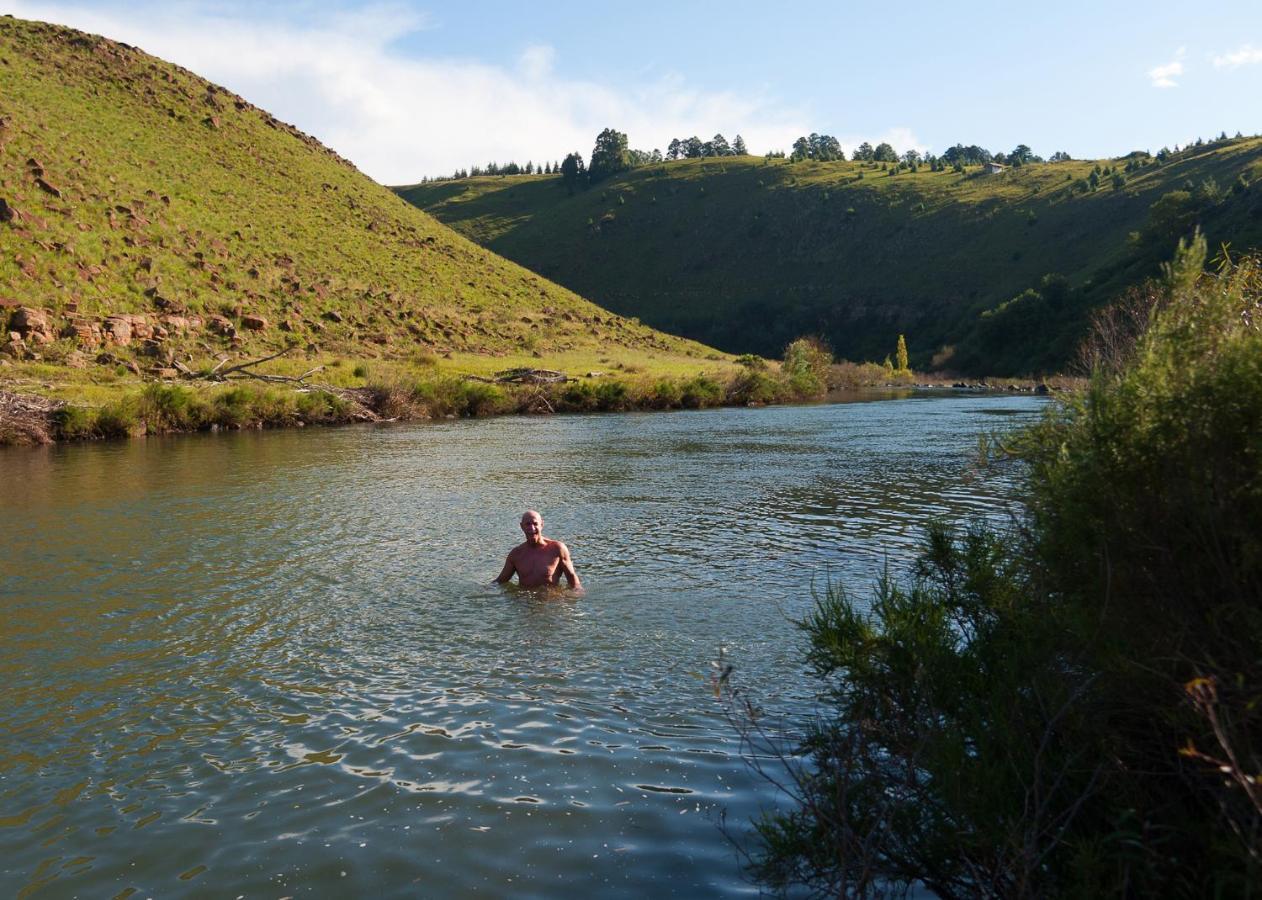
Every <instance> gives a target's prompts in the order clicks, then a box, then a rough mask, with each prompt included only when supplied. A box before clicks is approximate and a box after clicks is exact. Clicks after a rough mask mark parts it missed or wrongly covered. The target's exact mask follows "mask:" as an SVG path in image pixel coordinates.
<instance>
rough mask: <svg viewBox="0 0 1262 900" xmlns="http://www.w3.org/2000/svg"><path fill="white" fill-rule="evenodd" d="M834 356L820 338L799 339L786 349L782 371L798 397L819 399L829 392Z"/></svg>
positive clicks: (790, 388) (790, 387)
mask: <svg viewBox="0 0 1262 900" xmlns="http://www.w3.org/2000/svg"><path fill="white" fill-rule="evenodd" d="M832 361H833V356H832V353H831V352H830V351H829V349H828V347H827V346H826V345H825V344H824V342H823V341H821V340H819V338H813V337H803V338H798V339H797V340H795V341H794V342H793V343H791V344H789V346H788V347H786V348H785V349H784V364H783V366H782V371H783V372H784V376H785V379H786V380H787V382H788V385H789V390H790V391H791V392H792V393H793V394H794V395H795V396H797V397H802V398H809V397H819V396H821V395H822V394H823V393H824V392H825V391H826V390H828V367H829V366H830V365H831V364H832Z"/></svg>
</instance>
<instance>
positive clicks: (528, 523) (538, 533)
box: [521, 509, 543, 544]
mask: <svg viewBox="0 0 1262 900" xmlns="http://www.w3.org/2000/svg"><path fill="white" fill-rule="evenodd" d="M521 533H522V534H524V535H525V536H526V543H528V544H542V543H543V516H541V515H539V514H538V513H537V512H535V511H534V510H533V509H528V510H526V511H525V512H524V513H523V514H522V517H521Z"/></svg>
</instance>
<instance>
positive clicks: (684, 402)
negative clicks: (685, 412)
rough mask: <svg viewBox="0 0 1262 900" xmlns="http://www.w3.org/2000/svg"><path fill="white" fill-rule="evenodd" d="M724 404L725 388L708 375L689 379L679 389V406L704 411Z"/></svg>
mask: <svg viewBox="0 0 1262 900" xmlns="http://www.w3.org/2000/svg"><path fill="white" fill-rule="evenodd" d="M722 402H723V386H722V385H720V384H719V383H718V382H717V381H715V380H714V379H713V378H710V377H709V376H707V375H697V376H694V377H693V378H690V379H688V380H687V381H685V382H684V383H683V384H682V385H680V389H679V405H680V406H683V407H685V408H687V409H703V408H705V407H707V406H718V405H719V404H720V403H722Z"/></svg>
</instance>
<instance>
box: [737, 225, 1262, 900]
mask: <svg viewBox="0 0 1262 900" xmlns="http://www.w3.org/2000/svg"><path fill="white" fill-rule="evenodd" d="M1203 259H1204V243H1203V241H1197V242H1194V243H1193V244H1191V245H1186V244H1183V243H1181V244H1180V251H1179V253H1178V254H1177V256H1176V260H1175V263H1174V264H1173V265H1171V266H1169V267H1168V268H1167V272H1166V283H1165V288H1164V290H1165V294H1166V296H1165V298H1164V300H1163V302H1162V303H1159V304H1156V311H1155V312H1153V313H1152V318H1151V322H1152V324H1151V325H1150V327H1149V328H1148V330H1147V332H1146V333H1145V334H1143V335H1142V336H1141V337H1140V338H1139V339H1138V341H1137V342H1136V344H1135V347H1134V349H1133V351H1131V353H1130V354H1129V357H1128V358H1129V360H1130V361H1129V363H1127V364H1124V365H1122V366H1120V367H1117V366H1110V367H1108V368H1106V369H1102V370H1100V371H1098V372H1097V373H1096V374H1095V375H1094V376H1093V378H1092V381H1091V384H1090V386H1089V388H1088V389H1087V390H1086V391H1085V392H1084V393H1082V394H1080V395H1077V396H1074V397H1071V398H1069V399H1067V400H1065V401H1063V402H1061V403H1059V404H1057V405H1056V406H1054V407H1052V408H1051V410H1050V412H1049V413H1048V415H1047V416H1046V417H1045V418H1044V420H1043V421H1042V422H1041V423H1039V424H1038V425H1036V426H1034V427H1033V428H1031V429H1028V430H1026V431H1025V432H1023V433H1022V434H1021V435H1020V436H1019V437H1017V438H1016V439H1015V440H1013V441H1011V442H1010V444H1009V446H1008V452H1009V453H1010V454H1011V455H1013V456H1014V457H1016V458H1018V459H1020V460H1022V461H1024V467H1023V469H1022V471H1023V473H1024V475H1023V478H1024V482H1023V483H1024V499H1025V513H1024V516H1023V518H1022V521H1021V522H1020V523H1019V527H1017V528H1014V529H1013V530H1012V531H1011V533H1002V534H1001V533H997V532H995V531H993V530H989V529H987V528H984V527H980V526H978V527H975V528H973V529H970V530H967V531H964V532H960V531H958V530H953V529H951V528H949V527H947V526H944V525H934V526H931V527H930V528H929V531H928V536H927V541H926V545H925V549H924V552H923V554H922V556H921V557H920V559H919V561H918V563H917V565H916V567H915V570H914V572H913V575H912V577H911V578H910V579H909V580H908V581H907V582H906V583H896V582H895V581H894V580H893V579H890V578H886V579H884V580H882V581H881V583H880V584H879V585H878V586H877V589H876V591H875V595H874V597H873V599H872V601H871V602H870V603H863V602H854V601H852V600H851V599H850V598H849V597H848V596H847V595H846V594H845V592H844V591H841V590H837V589H834V590H830V591H828V592H827V593H826V594H825V596H823V597H822V598H821V599H820V600H819V601H818V603H817V608H816V610H815V612H814V613H813V614H812V615H811V616H809V617H808V618H807V619H806V620H805V621H804V622H803V627H804V628H805V629H806V631H807V633H808V635H809V637H810V652H809V656H808V661H809V663H810V667H811V671H812V673H813V674H814V675H815V676H816V677H818V678H819V679H821V682H822V684H823V686H824V688H825V691H826V694H825V696H826V699H827V702H828V704H829V706H830V707H831V710H832V713H833V715H832V716H830V717H829V718H828V719H826V720H822V721H820V722H817V723H816V724H815V725H814V726H812V727H810V728H809V729H808V730H807V732H806V736H805V738H804V740H803V741H802V742H801V743H800V745H799V746H798V747H797V751H798V752H800V753H801V754H802V755H803V756H804V757H805V762H803V763H801V764H798V765H792V764H791V765H790V772H791V774H793V776H794V777H793V778H792V780H791V784H792V785H793V792H794V796H795V798H796V799H797V801H798V802H797V804H796V806H795V807H794V808H793V809H791V810H789V811H788V812H784V813H779V814H770V815H768V816H767V817H765V818H764V819H763V820H762V821H761V822H759V823H758V825H757V833H756V847H755V851H754V852H753V853H752V855H751V862H752V873H753V874H754V875H755V876H756V877H757V878H758V879H759V880H761V881H762V882H763V883H764V884H767V885H769V886H772V887H777V888H787V887H790V886H792V885H795V884H800V883H805V884H806V885H807V886H809V887H811V888H813V889H815V890H817V891H818V892H820V893H829V894H843V893H844V894H847V895H849V894H855V895H871V894H875V893H878V892H881V891H891V890H897V889H899V888H906V887H910V886H911V885H914V884H916V883H918V882H919V883H923V884H924V885H925V886H926V887H928V889H930V890H931V891H934V892H935V893H937V894H939V895H940V896H1003V897H1040V896H1107V895H1114V896H1116V895H1136V896H1143V895H1152V894H1158V893H1159V894H1161V895H1163V896H1189V897H1190V896H1249V895H1252V894H1254V893H1256V892H1257V890H1258V888H1259V886H1262V885H1260V882H1262V869H1259V862H1258V858H1257V853H1258V847H1257V835H1258V834H1259V832H1260V831H1262V795H1260V794H1259V792H1258V789H1257V787H1256V783H1255V782H1254V780H1253V779H1254V778H1255V777H1256V773H1257V772H1258V770H1259V767H1260V762H1262V703H1260V702H1259V701H1260V700H1262V658H1260V657H1259V654H1258V649H1257V648H1258V647H1259V646H1262V443H1260V442H1259V438H1258V435H1259V434H1262V333H1260V331H1259V329H1260V327H1262V264H1259V263H1258V262H1257V261H1254V260H1248V259H1246V260H1241V261H1237V262H1226V261H1225V262H1223V263H1222V265H1221V266H1220V267H1219V269H1218V270H1217V272H1215V273H1214V274H1212V275H1202V274H1200V263H1201V261H1202V260H1203ZM751 734H752V735H753V736H754V737H755V738H756V737H757V732H756V731H754V732H751Z"/></svg>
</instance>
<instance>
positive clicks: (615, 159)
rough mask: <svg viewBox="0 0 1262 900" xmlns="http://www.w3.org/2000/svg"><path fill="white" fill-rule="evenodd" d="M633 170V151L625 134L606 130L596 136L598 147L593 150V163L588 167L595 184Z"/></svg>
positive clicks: (609, 129)
mask: <svg viewBox="0 0 1262 900" xmlns="http://www.w3.org/2000/svg"><path fill="white" fill-rule="evenodd" d="M629 168H631V151H630V149H629V148H628V146H627V136H626V134H625V133H624V132H621V131H615V130H614V129H612V128H606V129H605V130H604V131H602V132H601V133H600V134H598V135H596V146H595V147H594V148H593V149H592V161H591V164H590V165H588V167H587V171H588V175H589V176H590V177H591V180H592V181H593V182H595V181H600V180H601V179H602V178H608V177H609V176H610V175H616V174H617V173H619V172H623V171H626V170H627V169H629Z"/></svg>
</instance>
